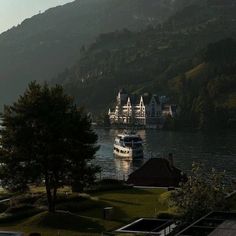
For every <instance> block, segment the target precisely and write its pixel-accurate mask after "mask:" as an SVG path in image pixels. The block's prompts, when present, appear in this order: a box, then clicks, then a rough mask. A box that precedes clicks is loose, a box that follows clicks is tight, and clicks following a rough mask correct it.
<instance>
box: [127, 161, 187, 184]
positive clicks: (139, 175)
mask: <svg viewBox="0 0 236 236" xmlns="http://www.w3.org/2000/svg"><path fill="white" fill-rule="evenodd" d="M185 179H186V176H185V175H182V172H181V170H179V169H178V168H176V167H174V166H172V165H171V164H170V162H169V161H168V160H167V159H165V158H153V159H150V160H148V161H147V162H146V163H145V164H144V165H143V166H142V167H140V168H139V169H138V170H136V171H134V172H133V173H132V174H130V175H129V178H128V180H127V182H128V183H129V184H133V185H136V186H152V187H177V186H179V183H180V182H181V181H184V180H185Z"/></svg>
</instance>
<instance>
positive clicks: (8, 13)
mask: <svg viewBox="0 0 236 236" xmlns="http://www.w3.org/2000/svg"><path fill="white" fill-rule="evenodd" d="M68 2H73V0H0V33H1V32H3V31H5V30H7V29H9V28H11V27H12V26H14V25H18V24H19V23H21V22H22V21H23V20H24V19H25V18H29V17H31V16H33V15H35V14H38V13H39V11H41V12H43V11H45V10H46V9H48V8H50V7H54V6H58V5H62V4H65V3H68Z"/></svg>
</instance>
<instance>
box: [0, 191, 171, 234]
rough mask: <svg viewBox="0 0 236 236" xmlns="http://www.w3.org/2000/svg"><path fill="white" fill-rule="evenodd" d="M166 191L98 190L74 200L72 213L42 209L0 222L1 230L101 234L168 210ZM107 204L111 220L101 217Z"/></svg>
mask: <svg viewBox="0 0 236 236" xmlns="http://www.w3.org/2000/svg"><path fill="white" fill-rule="evenodd" d="M165 192H166V191H165V190H162V189H147V190H142V189H127V190H117V191H110V192H109V191H108V192H101V193H95V194H92V195H91V198H90V199H88V200H85V201H84V202H82V203H79V204H78V205H77V206H76V202H73V204H75V207H74V211H73V214H69V213H62V212H60V213H57V214H53V215H52V214H48V213H46V212H43V213H40V214H38V215H35V216H33V217H31V218H28V219H24V220H22V221H18V222H13V223H12V224H8V225H0V230H2V229H7V230H16V231H23V232H26V233H29V232H40V233H42V235H43V236H58V235H63V236H67V235H68V236H69V235H70V236H74V235H94V236H95V235H100V233H101V232H103V231H108V230H112V229H114V228H117V227H120V226H121V225H123V224H125V223H127V222H130V221H132V220H133V219H135V218H139V217H153V216H156V215H157V213H158V212H160V211H167V210H168V206H167V204H166V203H165V201H163V199H164V198H165V197H164V198H163V196H165V195H166V193H165ZM108 206H109V207H110V206H111V207H113V208H114V214H113V218H112V220H110V221H108V220H103V219H102V217H103V208H104V207H108ZM61 207H62V208H63V203H62V205H61ZM64 207H65V206H64ZM70 207H71V206H70ZM59 208H60V207H59ZM76 209H80V210H78V211H76ZM72 210H73V209H72Z"/></svg>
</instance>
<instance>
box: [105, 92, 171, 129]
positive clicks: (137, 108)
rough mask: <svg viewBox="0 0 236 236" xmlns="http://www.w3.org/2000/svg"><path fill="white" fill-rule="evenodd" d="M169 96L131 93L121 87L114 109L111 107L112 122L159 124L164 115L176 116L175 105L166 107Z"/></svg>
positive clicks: (110, 117)
mask: <svg viewBox="0 0 236 236" xmlns="http://www.w3.org/2000/svg"><path fill="white" fill-rule="evenodd" d="M166 101H167V98H166V97H165V96H161V97H158V96H157V95H155V94H154V95H151V94H148V93H145V94H143V95H140V96H137V95H130V94H128V93H127V92H126V91H125V90H124V89H121V90H120V91H119V93H118V95H117V98H116V104H115V108H114V110H112V111H111V109H109V112H108V116H109V119H110V123H111V124H132V125H143V126H146V125H157V124H158V122H159V121H160V120H161V118H162V117H164V116H168V115H170V116H174V115H175V111H174V107H173V106H170V107H169V108H168V109H166V106H167V104H166ZM164 109H165V110H164ZM163 111H164V113H163Z"/></svg>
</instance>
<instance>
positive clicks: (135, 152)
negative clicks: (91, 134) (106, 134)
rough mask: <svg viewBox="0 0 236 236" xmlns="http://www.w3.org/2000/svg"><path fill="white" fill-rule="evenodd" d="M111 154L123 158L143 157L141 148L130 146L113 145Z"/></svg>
mask: <svg viewBox="0 0 236 236" xmlns="http://www.w3.org/2000/svg"><path fill="white" fill-rule="evenodd" d="M113 154H114V156H115V157H119V158H123V159H139V158H143V148H142V147H140V148H136V149H134V148H130V147H122V146H119V145H114V149H113Z"/></svg>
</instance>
